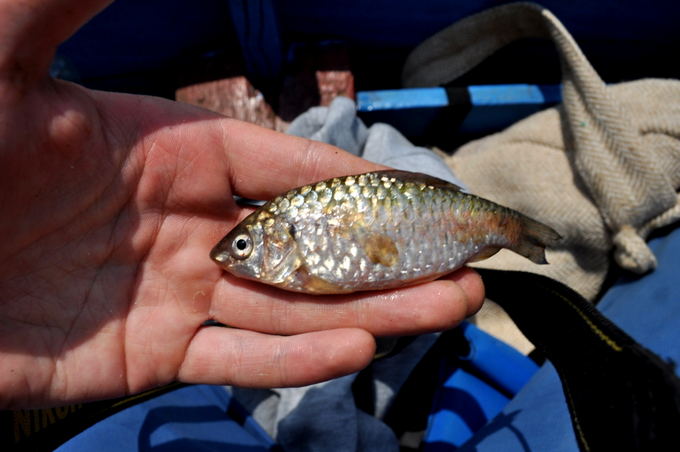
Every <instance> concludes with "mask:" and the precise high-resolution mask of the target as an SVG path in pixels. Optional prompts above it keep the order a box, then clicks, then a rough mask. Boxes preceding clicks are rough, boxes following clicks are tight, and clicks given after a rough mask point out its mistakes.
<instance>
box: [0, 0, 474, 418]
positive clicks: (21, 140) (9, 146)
mask: <svg viewBox="0 0 680 452" xmlns="http://www.w3.org/2000/svg"><path fill="white" fill-rule="evenodd" d="M103 5H104V2H101V1H88V2H83V1H79V2H76V1H75V0H56V1H55V0H26V1H23V2H16V1H14V0H0V206H1V211H0V212H1V213H0V237H2V241H1V242H0V407H17V406H30V405H32V406H36V405H49V404H60V403H66V402H73V401H82V400H91V399H99V398H108V397H114V396H121V395H124V394H129V393H135V392H138V391H142V390H144V389H147V388H150V387H154V386H157V385H162V384H165V383H169V382H171V381H175V380H180V381H184V382H193V383H212V384H232V385H240V386H259V387H275V386H289V385H303V384H308V383H312V382H317V381H321V380H325V379H329V378H332V377H335V376H339V375H342V374H346V373H350V372H353V371H357V370H359V369H361V368H362V367H363V366H365V365H366V364H367V363H368V362H370V360H371V358H372V356H373V353H374V347H375V345H374V338H373V336H374V335H407V334H417V333H422V332H426V331H432V330H439V329H444V328H448V327H451V326H453V325H456V324H457V323H459V322H460V321H461V320H462V319H463V318H464V317H465V316H467V315H470V314H472V313H473V312H474V311H476V310H477V309H478V308H479V307H480V304H481V302H482V299H483V286H482V284H481V280H480V279H479V277H478V276H477V275H476V273H474V272H472V271H471V270H467V269H466V270H461V271H459V272H456V273H454V274H453V275H451V276H449V277H447V278H445V279H443V280H440V281H435V282H431V283H427V284H423V285H420V286H417V287H410V288H405V289H401V290H398V291H389V292H384V293H366V294H356V295H346V296H333V297H314V296H306V295H301V294H293V293H287V292H283V291H280V290H277V289H274V288H270V287H268V286H265V285H260V284H257V283H254V282H250V281H244V280H239V279H237V278H234V277H232V276H230V275H226V274H224V273H223V272H222V271H221V270H220V269H219V268H218V267H217V266H216V265H215V264H214V263H213V262H212V261H211V260H210V258H209V256H208V253H209V251H210V249H211V247H212V246H213V245H214V244H215V243H217V241H218V240H219V239H220V238H221V237H222V236H223V235H224V234H225V232H227V231H228V230H229V229H231V228H232V227H233V226H234V225H235V224H237V223H238V222H239V221H240V220H241V219H242V218H243V217H244V216H245V215H246V214H247V213H248V211H247V210H246V209H243V208H240V207H239V206H237V205H236V204H235V203H234V201H233V198H232V195H234V194H238V195H241V196H245V197H249V198H255V199H266V198H270V197H272V196H274V195H276V194H278V193H280V192H282V191H284V190H286V189H289V188H291V187H294V186H298V185H302V184H305V183H309V182H312V181H315V180H320V179H324V178H328V177H332V176H337V175H342V174H349V173H359V172H363V171H368V170H371V169H374V168H376V166H375V165H373V164H371V163H369V162H366V161H364V160H361V159H359V158H356V157H353V156H351V155H349V154H347V153H345V152H343V151H340V150H338V149H336V148H333V147H331V146H327V145H323V144H320V143H315V142H311V141H309V140H304V139H299V138H295V137H290V136H285V135H281V134H278V133H276V132H272V131H268V130H264V129H261V128H259V127H256V126H254V125H250V124H246V123H242V122H238V121H234V120H230V119H225V118H223V117H220V116H217V115H215V114H212V113H209V112H206V111H203V110H200V109H196V108H194V107H191V106H188V105H183V104H179V103H175V102H170V101H166V100H163V99H156V98H149V97H142V96H133V95H124V94H114V93H104V92H95V91H90V90H87V89H85V88H83V87H80V86H77V85H74V84H70V83H66V82H61V81H56V80H52V79H50V78H49V77H48V76H47V68H48V67H49V63H50V60H51V57H52V54H53V52H54V49H55V47H56V45H57V44H58V43H59V42H60V41H62V40H63V39H65V38H66V37H67V36H68V35H69V34H70V33H72V32H73V31H74V30H75V29H76V28H77V27H78V26H79V25H80V24H81V23H82V22H84V21H85V20H87V18H88V17H89V16H90V15H92V14H94V12H95V11H96V10H97V9H98V8H101V7H102V6H103ZM69 7H72V8H78V9H77V11H76V10H74V9H72V8H69ZM56 17H59V18H60V19H59V20H56V19H55V18H56ZM61 17H63V20H61ZM29 36H30V39H29V38H28V37H29ZM38 37H40V38H38ZM209 319H213V320H216V321H218V322H221V323H224V324H227V325H229V326H230V327H231V328H222V327H204V326H202V325H203V323H204V322H205V321H206V320H209Z"/></svg>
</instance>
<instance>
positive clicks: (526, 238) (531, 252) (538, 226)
mask: <svg viewBox="0 0 680 452" xmlns="http://www.w3.org/2000/svg"><path fill="white" fill-rule="evenodd" d="M520 223H521V225H522V237H521V239H520V241H519V243H518V244H517V245H516V246H514V247H512V248H511V249H512V250H513V251H514V252H516V253H519V254H521V255H522V256H524V257H526V258H527V259H529V260H531V261H532V262H534V263H536V264H547V263H548V261H547V260H546V259H545V248H546V247H547V246H554V245H556V244H557V243H558V242H559V241H560V240H561V239H562V236H561V235H560V234H558V233H557V232H556V231H555V230H554V229H552V228H551V227H548V226H546V225H544V224H543V223H539V222H538V221H536V220H532V219H531V218H529V217H525V216H524V215H522V216H521V217H520Z"/></svg>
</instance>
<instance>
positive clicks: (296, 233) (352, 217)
mask: <svg viewBox="0 0 680 452" xmlns="http://www.w3.org/2000/svg"><path fill="white" fill-rule="evenodd" d="M559 239H560V236H559V234H558V233H557V232H555V231H554V230H552V229H551V228H549V227H548V226H545V225H543V224H541V223H539V222H537V221H535V220H532V219H530V218H528V217H526V216H524V215H522V214H520V213H519V212H516V211H514V210H511V209H509V208H506V207H503V206H500V205H498V204H495V203H493V202H491V201H488V200H486V199H483V198H480V197H477V196H474V195H471V194H469V193H466V192H463V191H462V190H461V189H460V188H459V187H457V186H455V185H453V184H450V183H448V182H446V181H443V180H440V179H437V178H434V177H431V176H427V175H424V174H418V173H409V172H405V171H396V170H389V171H376V172H371V173H366V174H359V175H354V176H345V177H337V178H333V179H329V180H326V181H322V182H318V183H316V184H312V185H305V186H303V187H299V188H296V189H294V190H291V191H289V192H287V193H285V194H283V195H281V196H278V197H276V198H274V199H272V200H271V201H269V202H267V203H266V204H264V205H263V206H262V207H260V208H259V209H258V210H256V211H255V212H253V213H252V214H251V215H249V216H248V217H247V218H245V219H244V220H243V221H242V222H241V223H240V224H239V225H238V226H236V228H234V229H233V230H232V231H231V232H229V233H228V234H227V235H226V236H225V237H224V238H223V239H222V240H221V241H220V242H219V243H218V244H217V245H216V246H215V247H214V248H213V250H212V251H211V253H210V257H211V258H212V259H213V260H214V261H215V262H217V263H218V264H219V265H220V266H221V267H222V268H224V269H225V270H226V271H228V272H230V273H232V274H234V275H236V276H239V277H242V278H247V279H251V280H255V281H260V282H262V283H266V284H270V285H273V286H276V287H280V288H282V289H286V290H290V291H295V292H305V293H314V294H337V293H349V292H355V291H361V290H377V289H389V288H395V287H402V286H406V285H412V284H416V283H420V282H425V281H430V280H433V279H435V278H438V277H439V276H442V275H444V274H446V273H449V272H452V271H453V270H456V269H457V268H460V267H461V266H462V265H464V264H465V263H466V262H469V261H471V260H480V259H483V258H486V257H489V256H491V255H493V254H495V253H496V252H497V251H498V250H499V249H500V248H509V249H511V250H513V251H515V252H517V253H519V254H521V255H523V256H525V257H527V258H528V259H530V260H532V261H533V262H535V263H538V264H544V263H547V262H546V260H545V253H544V249H545V246H547V245H552V244H555V243H556V242H557V241H558V240H559Z"/></svg>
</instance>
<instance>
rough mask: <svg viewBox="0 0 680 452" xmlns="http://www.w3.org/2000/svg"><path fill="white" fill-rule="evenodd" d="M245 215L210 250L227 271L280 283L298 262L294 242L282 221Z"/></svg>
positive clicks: (297, 253)
mask: <svg viewBox="0 0 680 452" xmlns="http://www.w3.org/2000/svg"><path fill="white" fill-rule="evenodd" d="M268 220H269V221H258V220H257V217H256V216H255V217H254V218H251V217H249V218H246V220H244V221H243V222H242V223H241V224H239V225H238V226H237V227H236V228H234V229H233V230H232V231H231V232H229V233H228V234H227V235H226V236H225V237H224V238H223V239H222V240H220V242H219V243H218V244H217V245H215V247H214V248H213V249H212V251H211V252H210V257H211V258H212V259H213V260H214V261H215V262H217V264H218V265H219V266H220V267H222V268H223V269H224V270H226V271H228V272H229V273H231V274H233V275H235V276H238V277H240V278H246V279H251V280H255V281H259V282H263V283H267V284H280V283H281V282H283V281H284V280H285V279H286V278H287V277H288V276H289V275H291V274H292V273H294V272H295V271H296V270H297V269H298V268H299V267H300V265H301V263H302V258H301V257H300V255H299V249H298V245H297V242H296V241H295V238H294V236H293V234H292V233H291V228H290V227H289V226H288V225H287V224H285V222H281V221H277V220H273V219H268Z"/></svg>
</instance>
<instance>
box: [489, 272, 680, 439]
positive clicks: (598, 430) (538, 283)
mask: <svg viewBox="0 0 680 452" xmlns="http://www.w3.org/2000/svg"><path fill="white" fill-rule="evenodd" d="M479 272H480V274H481V275H482V278H483V279H484V283H485V286H486V289H487V296H488V298H490V299H492V300H494V301H495V302H497V303H498V304H499V305H501V307H503V309H505V311H506V312H507V313H508V315H510V317H511V318H512V319H513V321H514V322H515V323H516V324H517V326H518V327H519V328H520V330H521V331H522V332H523V333H524V334H525V335H526V336H527V338H528V339H529V340H530V341H531V342H533V344H534V345H535V346H536V347H537V348H538V349H539V350H540V351H542V352H543V353H544V355H545V356H546V358H547V359H549V360H550V361H551V362H552V363H553V365H554V366H555V368H556V369H557V373H558V374H559V377H560V380H561V382H562V388H563V390H564V394H565V397H566V400H567V404H568V405H569V412H570V414H571V420H572V424H573V427H574V432H575V434H576V438H577V441H578V444H579V447H580V448H581V450H582V451H590V452H596V451H612V450H626V451H632V450H635V451H645V452H646V451H657V450H658V451H661V450H671V449H668V447H669V445H675V447H680V380H679V379H678V378H677V376H676V375H675V372H674V365H673V363H669V362H665V361H663V360H662V359H661V358H659V357H658V356H657V355H655V354H654V353H653V352H651V351H650V350H648V349H646V348H645V347H643V346H642V345H640V344H639V343H637V342H636V341H635V340H634V339H633V338H631V337H630V336H628V335H627V334H626V333H625V332H623V331H622V330H621V329H620V328H619V327H617V326H616V325H614V324H613V323H612V322H611V321H609V320H608V319H607V318H605V317H604V316H603V315H602V314H601V313H600V312H599V311H598V310H597V309H596V308H595V307H593V305H592V304H591V303H589V302H588V301H587V300H585V299H584V298H583V297H581V296H580V295H579V294H577V293H576V292H574V291H573V290H571V289H569V288H568V287H566V286H564V285H563V284H560V283H558V282H556V281H553V280H551V279H549V278H546V277H543V276H538V275H534V274H530V273H523V272H515V271H497V270H479ZM672 450H675V449H674V448H673V449H672Z"/></svg>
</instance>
